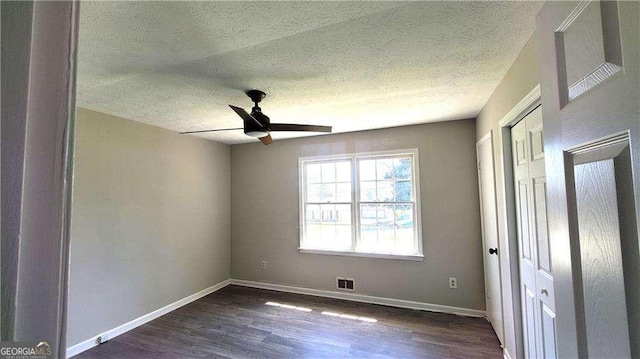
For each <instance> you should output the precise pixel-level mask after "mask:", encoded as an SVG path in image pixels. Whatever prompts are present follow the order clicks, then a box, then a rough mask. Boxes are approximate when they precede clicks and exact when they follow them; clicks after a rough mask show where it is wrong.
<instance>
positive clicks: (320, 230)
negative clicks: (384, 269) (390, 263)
mask: <svg viewBox="0 0 640 359" xmlns="http://www.w3.org/2000/svg"><path fill="white" fill-rule="evenodd" d="M417 158H418V150H417V149H411V150H400V151H386V152H372V153H357V154H347V155H340V156H318V157H304V158H300V160H299V168H300V212H301V213H300V251H301V252H304V253H324V254H344V255H355V256H372V257H383V258H387V257H389V258H401V259H414V260H421V259H422V240H421V234H420V220H419V218H420V202H419V198H420V195H419V181H418V176H417V175H416V174H417V173H418V164H417V162H418V161H417Z"/></svg>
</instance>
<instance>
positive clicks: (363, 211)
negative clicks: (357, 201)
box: [360, 204, 378, 230]
mask: <svg viewBox="0 0 640 359" xmlns="http://www.w3.org/2000/svg"><path fill="white" fill-rule="evenodd" d="M376 207H377V206H376V205H375V204H361V205H360V227H361V228H366V229H373V230H375V228H376V226H377V223H378V215H377V211H376Z"/></svg>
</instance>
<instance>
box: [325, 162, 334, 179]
mask: <svg viewBox="0 0 640 359" xmlns="http://www.w3.org/2000/svg"><path fill="white" fill-rule="evenodd" d="M335 181H336V165H335V164H334V163H333V162H330V163H323V164H322V182H335Z"/></svg>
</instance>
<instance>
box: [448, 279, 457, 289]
mask: <svg viewBox="0 0 640 359" xmlns="http://www.w3.org/2000/svg"><path fill="white" fill-rule="evenodd" d="M449 288H451V289H458V279H457V278H453V277H449Z"/></svg>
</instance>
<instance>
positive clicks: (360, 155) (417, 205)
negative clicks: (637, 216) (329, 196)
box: [298, 148, 424, 261]
mask: <svg viewBox="0 0 640 359" xmlns="http://www.w3.org/2000/svg"><path fill="white" fill-rule="evenodd" d="M402 155H411V156H412V157H413V160H412V166H411V180H412V181H411V182H412V189H413V192H414V201H413V202H412V204H413V207H414V213H413V215H414V223H415V233H414V246H415V248H416V250H417V253H415V254H402V253H384V252H359V251H356V250H355V248H356V247H357V244H358V243H359V241H360V233H359V230H360V216H359V215H358V213H359V208H360V204H361V202H360V192H359V191H358V189H359V188H360V185H359V181H360V178H359V175H360V172H359V171H358V170H357V166H358V160H363V159H367V158H379V157H395V156H398V157H400V156H402ZM339 160H348V161H349V162H350V163H351V202H350V204H351V207H352V210H351V226H352V229H351V231H352V248H353V249H354V250H333V249H320V248H307V247H304V239H305V226H306V217H305V215H306V213H305V204H306V203H307V202H306V201H305V200H306V184H307V181H306V173H305V164H306V163H309V162H325V161H339ZM419 163H420V159H419V157H418V149H417V148H409V149H400V150H387V151H371V152H356V153H345V154H333V155H318V156H306V157H299V158H298V191H299V192H298V205H299V207H298V210H299V213H298V215H299V218H298V219H299V238H298V243H299V247H298V251H299V252H300V253H311V254H324V255H339V256H350V257H368V258H385V259H399V260H410V261H423V260H424V252H423V237H422V215H421V207H422V206H421V199H422V198H421V196H420V166H419ZM332 203H333V202H332ZM375 203H385V202H375ZM391 203H396V202H391Z"/></svg>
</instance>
